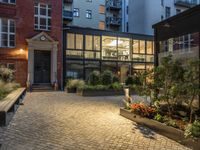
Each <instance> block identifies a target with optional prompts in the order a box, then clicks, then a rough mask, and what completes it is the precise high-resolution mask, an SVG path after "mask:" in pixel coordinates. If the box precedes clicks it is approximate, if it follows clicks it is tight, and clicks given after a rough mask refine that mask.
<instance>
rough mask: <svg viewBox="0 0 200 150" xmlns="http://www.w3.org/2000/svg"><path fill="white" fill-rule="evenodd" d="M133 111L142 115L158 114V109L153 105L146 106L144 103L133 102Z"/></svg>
mask: <svg viewBox="0 0 200 150" xmlns="http://www.w3.org/2000/svg"><path fill="white" fill-rule="evenodd" d="M131 112H133V113H135V114H137V115H140V116H142V117H148V118H153V117H154V116H155V114H156V109H155V108H153V107H149V106H146V105H145V104H143V103H134V104H131Z"/></svg>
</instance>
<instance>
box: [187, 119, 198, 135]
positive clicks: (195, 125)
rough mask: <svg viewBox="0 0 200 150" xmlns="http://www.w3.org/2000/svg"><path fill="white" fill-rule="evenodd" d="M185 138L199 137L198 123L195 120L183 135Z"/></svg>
mask: <svg viewBox="0 0 200 150" xmlns="http://www.w3.org/2000/svg"><path fill="white" fill-rule="evenodd" d="M184 135H185V137H186V138H187V137H196V138H199V137H200V121H198V120H195V121H194V122H193V123H192V124H189V125H188V126H187V127H186V129H185V133H184Z"/></svg>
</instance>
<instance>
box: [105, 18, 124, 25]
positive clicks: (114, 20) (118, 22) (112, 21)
mask: <svg viewBox="0 0 200 150" xmlns="http://www.w3.org/2000/svg"><path fill="white" fill-rule="evenodd" d="M121 23H122V19H121V18H117V17H107V18H106V24H107V25H110V26H121Z"/></svg>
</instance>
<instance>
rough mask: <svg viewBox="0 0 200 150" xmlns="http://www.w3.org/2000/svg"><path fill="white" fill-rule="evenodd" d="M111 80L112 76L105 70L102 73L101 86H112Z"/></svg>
mask: <svg viewBox="0 0 200 150" xmlns="http://www.w3.org/2000/svg"><path fill="white" fill-rule="evenodd" d="M112 80H113V74H112V72H111V71H109V70H106V71H104V72H103V74H102V76H101V82H102V84H103V85H110V84H112Z"/></svg>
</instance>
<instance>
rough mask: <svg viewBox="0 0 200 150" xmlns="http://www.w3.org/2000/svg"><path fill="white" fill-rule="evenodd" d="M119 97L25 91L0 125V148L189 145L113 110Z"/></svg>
mask: <svg viewBox="0 0 200 150" xmlns="http://www.w3.org/2000/svg"><path fill="white" fill-rule="evenodd" d="M121 100H122V97H121V96H116V97H113V96H112V97H91V98H90V97H80V96H76V95H75V94H67V93H65V92H44V93H37V92H35V93H28V94H27V95H26V97H25V99H24V105H22V106H20V107H19V109H18V111H17V113H16V114H15V116H14V117H13V119H12V121H11V123H10V124H9V126H8V127H6V128H0V144H3V145H2V150H4V149H5V150H189V148H187V147H184V146H182V145H180V144H179V143H176V142H174V141H172V140H170V139H168V138H166V137H163V136H161V135H159V134H157V133H155V132H153V131H151V130H149V129H147V128H145V127H143V126H139V125H137V124H135V123H133V122H131V121H129V120H127V119H125V118H123V117H121V116H120V115H119V106H120V104H121Z"/></svg>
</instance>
